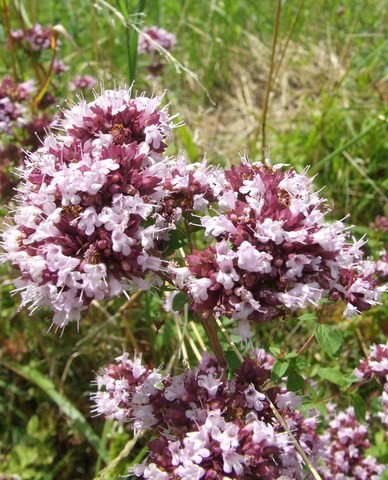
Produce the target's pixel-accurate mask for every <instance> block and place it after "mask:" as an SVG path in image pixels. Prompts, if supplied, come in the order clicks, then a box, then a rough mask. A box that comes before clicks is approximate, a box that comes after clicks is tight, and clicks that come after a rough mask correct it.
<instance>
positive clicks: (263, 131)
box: [261, 0, 282, 161]
mask: <svg viewBox="0 0 388 480" xmlns="http://www.w3.org/2000/svg"><path fill="white" fill-rule="evenodd" d="M281 10H282V1H281V0H278V1H277V8H276V18H275V27H274V31H273V37H272V51H271V62H270V67H269V73H268V80H267V85H266V91H265V95H264V103H263V113H262V121H261V139H262V141H261V144H262V156H263V161H264V160H265V155H266V153H265V150H266V148H267V138H266V124H267V113H268V103H269V95H270V93H271V88H272V76H273V70H274V66H275V53H276V45H277V41H278V33H279V24H280V13H281Z"/></svg>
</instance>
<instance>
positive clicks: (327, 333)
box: [315, 323, 343, 358]
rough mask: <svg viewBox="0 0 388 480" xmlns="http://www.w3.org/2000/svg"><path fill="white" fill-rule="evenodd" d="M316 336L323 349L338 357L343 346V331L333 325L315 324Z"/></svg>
mask: <svg viewBox="0 0 388 480" xmlns="http://www.w3.org/2000/svg"><path fill="white" fill-rule="evenodd" d="M315 337H316V339H317V340H318V343H319V345H320V346H321V347H322V348H323V350H324V351H325V352H326V353H327V354H328V355H330V356H331V357H334V358H336V357H338V355H339V353H340V351H341V348H342V342H343V338H342V333H341V332H340V331H339V330H338V328H336V327H333V326H331V325H322V324H320V323H318V324H317V325H315Z"/></svg>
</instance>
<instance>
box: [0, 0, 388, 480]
mask: <svg viewBox="0 0 388 480" xmlns="http://www.w3.org/2000/svg"><path fill="white" fill-rule="evenodd" d="M275 3H276V2H273V1H272V0H263V1H260V2H253V1H245V2H244V1H243V2H237V1H234V0H224V1H218V0H215V1H211V2H209V1H208V0H197V1H195V2H194V1H191V2H190V1H179V2H178V1H176V0H163V1H161V0H156V1H152V2H144V1H141V0H140V1H137V0H130V1H127V0H120V1H116V0H106V1H101V0H97V1H93V2H90V1H89V0H68V1H66V2H58V1H57V0H55V1H54V0H42V1H40V2H38V1H36V0H31V1H22V0H17V1H16V0H13V1H9V0H6V1H5V2H3V4H4V6H7V5H9V7H10V22H11V27H12V28H20V26H21V25H22V24H24V25H25V27H28V26H29V25H32V24H34V23H35V22H39V23H41V24H42V25H46V24H50V25H56V24H60V25H61V26H62V27H63V32H64V33H62V34H60V36H59V38H60V40H61V43H62V46H61V50H60V51H61V57H62V58H63V59H64V61H65V63H66V65H67V66H68V67H69V69H68V70H67V71H66V72H65V73H64V74H63V76H62V77H60V78H59V77H53V78H52V79H51V82H52V85H53V86H55V88H56V90H55V91H56V92H58V95H59V98H58V99H57V103H59V104H61V105H62V106H64V105H65V98H69V99H70V101H71V99H74V98H75V94H73V93H70V92H69V90H68V86H67V84H68V82H69V81H70V80H71V79H73V78H74V77H75V76H76V75H78V74H91V75H93V76H95V77H96V78H98V80H99V81H102V82H103V83H104V86H105V88H112V86H113V85H114V83H116V84H122V83H125V82H127V83H128V82H130V81H131V80H132V79H133V78H136V89H137V90H138V91H142V90H143V89H146V90H147V91H148V92H150V91H152V90H153V88H154V83H155V79H154V78H150V77H149V75H148V71H147V70H146V67H147V64H148V61H149V59H147V58H146V56H143V55H139V56H138V55H137V51H136V44H137V31H136V29H134V28H133V26H134V25H135V26H137V27H138V28H141V27H142V26H143V25H158V26H161V27H163V28H165V29H167V30H169V31H172V32H173V33H175V34H176V35H177V38H178V43H177V48H176V50H175V52H173V54H174V58H175V61H174V58H173V59H172V60H173V61H172V62H170V63H169V62H167V61H166V66H165V69H164V73H163V76H162V77H160V78H159V79H157V87H156V92H157V93H159V92H160V91H162V90H163V89H165V88H168V89H169V93H168V100H169V101H171V103H172V106H171V111H173V112H175V111H179V112H181V117H180V118H179V120H182V121H184V122H185V123H186V125H185V126H184V127H181V128H179V129H177V130H176V132H175V133H174V135H175V137H174V138H175V141H176V142H175V143H176V145H173V146H172V147H171V154H175V153H177V152H178V150H179V148H183V149H184V153H185V154H186V155H187V156H188V157H189V158H190V160H191V161H193V162H194V161H201V160H202V156H203V154H204V153H206V155H207V158H208V159H209V161H210V162H212V163H221V164H222V165H230V164H233V162H234V161H235V159H236V158H237V156H238V152H243V151H244V149H245V148H246V147H248V146H249V149H247V154H248V155H249V156H250V157H251V158H252V159H255V160H260V159H261V153H262V152H261V142H260V135H261V126H260V125H261V113H262V112H261V108H262V100H263V92H264V91H265V86H266V82H267V75H268V64H269V55H270V45H271V38H272V33H273V24H274V13H275V11H274V5H275ZM298 4H299V2H291V1H289V2H282V15H281V22H280V32H279V50H278V52H277V55H276V59H275V60H276V62H278V60H279V58H280V56H279V52H280V51H281V49H282V48H283V46H284V45H285V43H286V38H287V35H288V33H289V32H290V29H291V25H292V22H293V19H294V18H295V14H296V10H297V7H298ZM340 7H341V9H342V10H341V11H342V12H343V13H341V11H340V10H339V9H340ZM384 9H385V5H384V2H369V1H367V0H362V1H359V2H354V1H353V0H343V1H341V2H339V1H337V0H317V1H314V2H305V6H304V8H303V10H302V13H301V16H300V18H299V20H298V22H297V24H296V27H295V31H294V32H293V35H292V37H291V41H290V43H289V45H288V50H287V51H286V55H285V58H284V61H283V62H282V65H281V66H280V68H279V71H278V75H277V77H276V78H275V79H274V81H273V86H272V94H271V96H270V104H269V114H268V118H267V125H268V135H267V136H268V143H269V145H270V146H271V156H272V159H273V162H274V163H276V162H282V163H290V164H292V165H294V166H295V167H296V168H297V169H299V170H302V169H303V168H304V167H306V166H307V165H312V167H311V170H310V172H311V173H314V174H315V173H318V175H317V177H316V180H315V181H316V183H317V189H318V188H320V187H325V191H324V195H325V196H326V197H327V198H328V199H329V200H330V201H331V202H333V208H332V209H333V211H332V218H333V219H334V218H343V217H345V215H347V214H348V213H350V214H351V218H350V219H349V222H351V223H354V224H355V225H356V228H355V233H356V236H358V237H360V236H362V235H363V234H365V233H366V234H368V237H369V243H368V245H367V249H368V250H367V254H368V256H370V257H371V258H378V257H379V254H380V251H381V250H382V249H383V246H384V244H387V235H386V233H383V232H381V231H380V232H379V231H376V230H372V229H370V228H369V225H370V223H371V222H372V221H373V220H374V218H375V216H376V215H377V214H380V215H384V214H385V215H388V210H387V208H388V207H387V193H386V192H387V188H388V180H387V178H388V175H387V173H388V172H387V164H386V162H385V163H384V159H385V157H386V151H387V140H386V129H387V118H386V111H385V110H384V108H385V107H384V101H385V100H386V98H385V96H386V92H384V78H385V76H386V72H384V63H385V62H384V59H385V55H386V47H387V44H386V40H385V38H384V32H385V21H384V13H385V10H384ZM120 15H121V17H120ZM6 37H7V34H6V28H5V26H4V22H3V23H2V24H0V42H1V43H2V44H3V46H4V45H5V43H6ZM35 57H36V55H35ZM49 60H50V55H48V56H47V58H46V57H44V56H42V57H41V58H39V61H42V62H43V64H44V65H47V62H49ZM37 61H38V59H37V58H34V57H33V56H31V58H30V57H26V56H25V55H24V56H23V55H22V54H21V53H20V52H18V53H17V55H16V62H17V67H18V68H17V71H18V74H19V75H20V77H21V79H22V80H28V79H30V78H32V77H34V75H35V73H34V69H35V68H36V66H37ZM44 62H46V63H44ZM277 66H278V65H277V63H276V65H275V67H277ZM10 71H12V63H11V58H10V55H9V52H8V50H6V49H5V48H3V54H2V55H1V58H0V72H1V74H2V75H5V74H9V72H10ZM42 83H43V82H42ZM42 83H40V84H39V87H41V86H42ZM11 208H12V206H11ZM7 211H8V210H7V208H5V207H4V206H1V207H0V213H1V216H4V215H5V214H6V212H7ZM191 223H193V224H194V225H193V226H192V232H193V239H194V240H196V241H198V244H201V242H202V243H203V238H202V237H203V233H202V231H201V230H199V229H198V228H197V227H196V226H195V224H196V223H198V222H197V219H196V218H194V217H193V218H192V220H191ZM196 230H197V231H196ZM193 239H190V238H188V237H187V235H186V233H185V232H182V231H180V230H175V231H174V232H172V234H171V239H170V241H169V242H168V247H166V250H165V252H164V253H165V255H166V257H167V256H169V255H170V254H172V253H174V252H176V251H177V250H179V249H187V247H188V245H189V244H190V243H189V242H190V241H191V240H193ZM16 275H17V274H16V273H15V272H14V271H13V270H12V268H11V267H10V266H7V265H0V283H1V290H0V319H1V322H0V362H1V363H2V366H3V368H2V369H1V371H0V396H1V401H0V451H1V455H0V472H2V473H3V472H4V473H7V474H12V473H15V474H18V475H20V476H21V478H22V479H23V480H24V479H26V480H28V479H34V480H39V479H42V480H51V479H55V480H67V479H69V478H74V479H78V478H80V479H81V478H82V479H93V478H100V477H99V475H100V474H101V472H104V468H106V467H107V465H110V466H111V467H112V468H111V469H110V470H109V471H108V472H107V473H106V474H104V475H102V477H101V478H104V480H111V479H112V480H113V479H114V478H117V477H118V476H119V475H123V474H124V475H125V473H126V471H127V470H126V469H127V468H128V466H129V465H130V464H131V463H135V462H136V461H141V459H142V458H143V457H144V455H145V454H146V450H145V448H144V443H145V439H144V440H139V441H138V442H137V443H136V444H135V445H134V446H133V449H132V450H131V451H130V453H129V454H127V455H124V456H123V457H122V458H120V455H121V454H122V452H124V453H125V448H126V446H127V442H128V432H127V431H126V430H125V429H124V428H123V427H120V426H117V425H115V424H113V423H112V422H104V421H102V420H101V419H99V418H94V417H91V415H90V398H89V392H90V391H93V390H94V386H92V385H91V382H92V380H93V379H94V377H95V371H96V370H98V369H99V368H100V366H103V365H106V364H107V363H109V362H111V361H112V359H113V358H114V357H115V356H118V355H120V354H121V353H122V351H123V350H129V351H137V352H141V353H142V354H143V358H144V360H145V361H147V362H152V364H153V365H154V366H156V367H158V366H160V365H165V366H168V367H169V368H171V370H172V371H173V372H180V371H181V369H182V360H183V359H185V360H187V361H189V362H190V363H191V364H192V365H195V364H196V362H197V358H196V355H197V354H196V352H195V351H194V349H192V348H191V347H190V345H189V343H188V342H187V339H188V337H189V338H190V339H191V340H192V341H193V342H194V343H195V345H196V346H197V349H198V351H199V352H200V350H201V349H202V347H201V345H202V344H201V341H202V342H203V343H204V345H205V347H207V348H208V350H210V348H209V345H208V342H207V340H206V338H205V335H204V332H203V330H202V328H201V325H200V324H199V322H196V325H197V327H196V328H197V331H194V329H193V328H192V326H191V325H190V324H189V322H188V318H187V315H186V316H185V315H184V314H183V315H182V311H183V312H186V313H187V298H186V296H185V295H183V294H178V295H177V296H176V297H175V299H174V302H173V310H174V312H172V313H166V312H164V311H163V304H164V301H165V292H164V291H163V289H161V290H160V291H159V292H153V291H151V292H147V293H143V294H141V295H139V294H137V293H135V292H131V295H130V297H131V300H130V301H126V300H125V299H114V300H111V301H109V302H106V303H104V304H101V305H96V304H93V305H92V306H91V309H90V311H89V313H88V314H86V315H85V316H84V318H83V319H82V321H81V324H80V332H77V331H76V328H74V326H69V327H68V328H67V329H66V330H65V331H64V332H63V334H62V335H58V333H55V332H47V330H48V327H49V325H50V316H51V314H50V312H48V311H47V310H41V311H37V312H35V313H34V315H33V316H32V317H28V316H27V314H26V313H25V312H24V311H22V312H19V311H18V301H19V300H18V295H15V296H12V295H11V291H12V289H13V287H12V286H11V285H10V280H11V279H12V278H15V276H16ZM183 317H184V318H183ZM386 318H387V315H386V307H384V306H380V307H378V308H376V309H374V310H373V311H372V312H371V313H368V314H367V315H366V316H364V317H363V319H362V320H360V321H358V320H357V322H356V321H354V322H345V321H344V320H343V319H342V316H341V314H340V313H339V311H337V310H336V308H335V307H334V306H333V305H330V304H325V305H320V307H319V309H314V310H313V309H311V311H308V312H298V313H297V314H296V315H293V316H289V317H287V318H285V319H283V320H278V321H274V322H271V323H269V324H263V325H258V326H257V327H256V326H254V327H252V329H253V331H254V337H253V341H252V343H253V346H254V347H256V346H260V347H263V348H265V349H266V350H267V351H268V350H269V351H270V352H271V354H272V355H273V356H274V357H275V359H276V362H275V364H274V367H273V370H272V381H273V382H274V383H280V382H281V380H282V378H284V377H287V383H286V384H287V388H288V389H290V390H292V391H295V392H297V393H301V394H303V398H304V405H303V406H302V409H303V408H304V409H305V410H306V412H307V411H309V410H310V409H316V410H318V411H319V412H320V413H321V414H322V415H325V413H326V407H325V405H326V403H327V402H328V401H334V402H336V403H338V404H339V405H340V407H344V408H346V406H348V405H352V406H353V407H354V409H355V412H356V415H357V418H358V419H359V420H360V421H365V418H366V412H373V413H375V410H374V405H373V404H372V402H371V398H372V397H373V395H374V392H375V391H376V388H377V385H373V386H361V387H359V386H358V385H357V384H356V379H355V378H354V377H353V376H352V374H351V372H352V371H353V369H354V368H355V367H356V365H357V363H358V360H359V359H360V358H362V357H363V356H364V354H365V352H364V351H363V348H364V347H365V344H366V345H369V344H372V343H378V342H380V341H382V340H383V338H384V331H385V333H386V332H387V328H388V326H387V324H386V320H385V319H386ZM323 322H324V323H323ZM384 322H385V323H384ZM223 324H224V326H225V328H227V330H228V331H229V332H230V331H231V328H233V327H234V324H233V322H232V321H229V320H226V319H225V321H224V320H223ZM312 332H315V339H316V341H313V342H312V343H311V344H310V346H309V348H308V349H306V350H305V351H304V352H303V353H302V354H297V353H296V352H299V351H300V349H301V348H302V347H303V346H304V345H305V343H306V339H308V338H309V337H310V336H311V334H312ZM180 336H183V337H184V342H185V345H186V347H187V359H186V358H184V357H183V353H182V341H181V340H179V338H181V337H180ZM232 340H235V341H236V340H237V337H234V336H233V335H232ZM221 343H222V347H223V348H224V349H225V351H226V355H225V356H226V359H227V362H228V365H229V367H230V369H231V370H233V369H236V368H237V367H238V365H239V360H238V357H237V356H236V354H235V352H234V351H233V350H232V349H231V348H230V344H229V342H227V341H226V340H222V341H221ZM238 348H239V349H240V351H243V348H244V346H239V345H238ZM4 366H6V367H4ZM311 378H313V379H314V382H316V383H314V385H312V384H311V382H310V381H309V379H311ZM368 426H369V424H368ZM370 428H371V432H373V433H372V434H371V437H372V438H371V441H372V447H371V448H370V454H371V455H374V456H376V457H377V458H378V459H379V461H380V462H386V463H387V462H388V447H387V442H386V433H385V432H384V431H382V429H381V428H380V427H379V426H377V425H375V422H374V421H373V422H371V424H370ZM128 455H129V458H128ZM118 457H119V460H118V461H117V464H116V463H115V460H116V459H117V458H118ZM384 475H385V476H383V478H385V479H386V480H387V479H388V473H387V472H386V473H385V474H384Z"/></svg>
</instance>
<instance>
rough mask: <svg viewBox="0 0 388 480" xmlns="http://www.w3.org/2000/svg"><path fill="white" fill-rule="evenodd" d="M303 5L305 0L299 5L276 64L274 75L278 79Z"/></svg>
mask: <svg viewBox="0 0 388 480" xmlns="http://www.w3.org/2000/svg"><path fill="white" fill-rule="evenodd" d="M303 5H304V0H302V1H301V2H300V4H299V7H298V11H297V12H296V15H295V18H294V21H293V23H292V26H291V29H290V31H289V32H288V35H287V39H286V41H285V43H284V46H283V48H282V51H281V52H280V59H279V61H278V63H277V65H276V70H275V73H274V75H273V78H274V79H276V78H277V76H278V75H279V70H280V67H281V66H282V63H283V60H284V56H285V54H286V51H287V48H288V45H289V43H290V40H291V37H292V35H293V33H294V31H295V27H296V24H297V23H298V20H299V17H300V14H301V12H302V8H303Z"/></svg>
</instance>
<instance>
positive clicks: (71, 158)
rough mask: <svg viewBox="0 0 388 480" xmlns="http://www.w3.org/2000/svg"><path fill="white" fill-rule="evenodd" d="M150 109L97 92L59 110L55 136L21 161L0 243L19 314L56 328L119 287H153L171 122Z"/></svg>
mask: <svg viewBox="0 0 388 480" xmlns="http://www.w3.org/2000/svg"><path fill="white" fill-rule="evenodd" d="M160 102H161V98H160V97H153V98H147V97H145V96H139V97H137V98H134V99H132V98H131V91H128V90H126V89H119V90H118V91H111V90H107V91H104V92H103V93H102V95H101V96H99V97H97V98H96V99H95V101H93V102H91V103H89V104H88V103H86V102H85V101H81V102H80V104H78V105H76V106H74V107H73V108H72V109H70V110H68V111H65V112H64V119H63V120H62V121H61V124H60V127H61V130H60V131H59V134H58V135H54V134H49V135H48V136H47V138H46V139H45V141H44V144H43V146H42V147H41V148H39V149H38V150H37V151H36V152H35V153H33V154H31V155H29V157H28V159H27V162H26V167H25V169H24V171H23V174H22V175H23V182H22V184H21V185H20V187H19V194H18V202H19V206H18V207H17V209H16V210H15V212H14V216H13V225H12V226H10V227H9V229H8V230H7V231H6V232H5V233H4V234H3V236H2V237H3V248H4V250H5V252H6V253H5V254H4V255H3V259H4V260H8V261H11V262H12V263H13V264H14V266H15V267H17V268H18V269H19V270H20V272H21V277H20V278H19V279H17V280H16V282H15V285H16V286H17V289H18V290H20V291H21V292H22V306H23V305H26V304H31V306H30V310H31V311H34V310H35V309H36V308H37V307H39V306H43V305H49V306H50V307H51V308H52V309H53V310H54V313H55V314H54V320H53V321H54V323H55V324H56V325H58V326H64V325H66V324H67V323H68V322H69V321H70V320H76V321H78V320H79V318H80V312H81V311H82V310H85V309H86V308H87V306H88V305H89V304H90V302H91V301H92V300H93V299H97V300H101V299H103V298H105V297H110V296H112V295H117V294H119V293H120V292H122V291H123V290H125V289H126V288H128V283H127V284H126V285H123V280H124V281H125V280H126V281H127V282H128V281H132V282H134V283H137V282H140V283H141V286H142V287H145V286H146V285H148V286H149V285H150V284H158V283H160V282H161V280H160V277H159V276H158V273H160V272H161V271H163V261H162V259H161V258H159V256H154V255H153V246H154V239H155V238H156V236H157V234H158V228H157V218H155V217H156V216H157V213H156V207H157V206H158V205H159V204H160V202H161V200H162V198H163V195H164V193H163V190H162V188H161V187H160V184H161V181H162V177H161V172H163V170H164V169H165V167H164V165H163V162H162V161H161V160H162V159H163V157H161V154H162V153H163V152H164V149H165V147H166V145H165V143H164V140H165V139H166V138H167V137H168V136H169V134H170V130H171V127H172V123H171V118H170V117H169V115H168V114H167V112H166V110H165V109H160V108H159V105H160Z"/></svg>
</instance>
